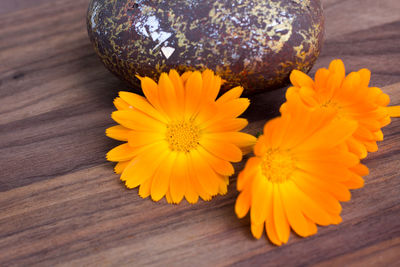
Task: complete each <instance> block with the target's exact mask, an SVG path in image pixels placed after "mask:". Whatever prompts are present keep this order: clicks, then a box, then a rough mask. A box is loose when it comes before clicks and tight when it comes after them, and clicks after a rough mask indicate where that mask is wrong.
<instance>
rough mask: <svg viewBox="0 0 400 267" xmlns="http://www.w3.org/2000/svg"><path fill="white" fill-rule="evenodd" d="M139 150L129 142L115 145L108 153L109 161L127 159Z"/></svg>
mask: <svg viewBox="0 0 400 267" xmlns="http://www.w3.org/2000/svg"><path fill="white" fill-rule="evenodd" d="M137 153H138V150H137V149H135V148H133V147H131V146H129V145H128V144H127V143H125V144H122V145H119V146H117V147H114V148H113V149H111V150H110V151H109V152H108V153H107V160H108V161H115V162H117V161H127V160H131V159H132V158H133V157H134V156H136V155H137Z"/></svg>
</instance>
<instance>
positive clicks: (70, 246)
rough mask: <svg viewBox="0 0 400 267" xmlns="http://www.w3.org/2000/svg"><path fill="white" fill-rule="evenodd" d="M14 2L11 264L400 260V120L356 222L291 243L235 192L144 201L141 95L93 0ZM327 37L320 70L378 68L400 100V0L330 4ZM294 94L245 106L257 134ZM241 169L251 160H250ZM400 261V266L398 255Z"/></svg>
mask: <svg viewBox="0 0 400 267" xmlns="http://www.w3.org/2000/svg"><path fill="white" fill-rule="evenodd" d="M34 2H35V5H33V4H32V3H33V2H32V1H27V0H18V1H14V0H13V1H11V0H4V1H1V2H0V25H2V27H0V265H1V266H9V265H11V266H12V265H14V266H34V265H39V266H54V265H66V266H71V265H73V266H75V265H79V266H81V265H88V266H93V265H101V266H107V265H144V264H150V265H155V266H165V265H177V264H179V265H193V264H195V265H207V266H210V265H212V266H213V265H230V264H232V265H238V266H243V265H256V266H257V265H271V266H274V265H318V266H326V265H329V266H338V265H359V266H367V265H396V263H398V262H399V253H398V251H399V242H400V241H399V240H400V239H399V238H400V232H399V229H400V221H399V219H398V218H399V217H400V195H399V194H398V192H399V191H400V183H399V171H400V169H399V166H400V157H399V152H400V147H399V144H400V120H399V119H394V120H393V122H392V124H390V125H389V126H388V127H386V128H385V129H384V134H385V140H384V141H383V142H380V143H379V151H378V152H376V153H373V154H371V155H370V156H369V157H368V158H367V159H366V160H365V161H364V163H365V164H367V165H368V167H369V168H370V169H371V174H370V175H369V176H367V177H366V179H365V180H366V184H365V187H364V188H362V189H360V190H356V191H354V192H353V194H352V200H351V201H350V202H347V203H344V204H343V213H342V217H343V223H341V224H340V225H338V226H329V227H320V228H319V232H318V234H317V235H315V236H313V237H311V238H307V239H301V238H299V237H297V236H296V235H295V234H293V233H292V235H291V239H290V241H289V243H288V244H287V245H285V246H283V247H280V248H277V247H274V246H272V245H271V244H270V243H269V242H268V241H267V240H266V238H265V236H264V237H263V238H261V239H260V240H254V239H253V238H252V236H251V234H250V227H249V218H248V217H247V218H245V219H242V220H238V219H237V218H236V216H235V214H234V212H233V206H234V201H235V199H236V197H237V192H236V189H235V186H236V176H234V177H232V178H231V179H230V182H231V183H230V185H229V193H228V194H227V195H226V196H218V197H216V198H215V199H214V200H213V201H211V202H203V201H200V203H198V204H196V205H189V204H187V203H184V204H182V205H178V206H174V205H168V204H166V203H165V201H164V200H163V201H161V202H158V203H154V202H152V201H150V200H149V199H146V200H143V199H141V198H140V197H139V196H138V195H137V190H127V189H125V187H124V186H123V184H122V183H121V182H119V179H118V176H117V175H115V174H114V173H113V170H112V167H113V164H111V163H108V162H106V161H105V159H104V155H105V153H106V152H107V151H108V150H109V149H111V148H112V147H114V146H115V145H116V144H118V142H115V141H113V140H110V139H108V138H106V137H105V136H104V130H105V129H106V128H107V127H108V126H110V125H113V122H112V120H111V118H110V113H111V112H112V110H113V107H112V99H113V98H114V97H115V96H116V95H117V92H118V91H119V90H129V87H127V86H126V85H125V84H123V83H122V82H120V81H119V80H118V79H117V78H115V77H114V76H113V75H111V74H110V73H109V72H108V71H107V70H105V68H104V67H103V66H102V65H101V64H100V62H99V60H98V59H97V57H96V55H95V54H94V52H93V49H92V47H91V45H90V43H89V40H88V38H87V34H86V25H85V13H86V7H87V4H88V1H87V0H74V1H72V0H55V1H48V0H40V1H34ZM323 3H324V5H325V7H326V25H327V40H326V42H325V46H324V49H323V51H322V54H321V56H320V58H319V59H318V61H317V63H316V66H315V67H314V68H313V70H312V71H311V75H313V73H315V70H316V69H317V68H319V67H326V66H327V65H328V64H329V62H330V61H331V60H332V59H334V58H342V59H343V60H344V62H345V64H346V68H347V72H350V71H355V70H358V69H359V68H362V67H366V68H369V69H371V70H372V73H373V74H372V84H373V85H375V86H381V87H384V88H383V90H384V91H385V92H386V93H388V94H390V96H391V98H392V104H398V105H399V104H400V73H399V71H398V70H399V69H400V45H399V44H400V43H399V42H400V33H399V31H398V29H399V27H400V12H399V10H400V2H399V1H397V0H390V1H389V0H387V1H371V0H354V1H342V0H325V1H323ZM284 91H285V90H284V89H281V90H276V91H273V92H267V93H264V94H260V95H257V96H256V97H254V98H253V99H252V104H251V106H250V108H249V110H248V111H247V112H246V114H245V115H244V116H245V117H247V118H249V120H250V122H251V123H250V125H249V127H248V128H246V131H247V132H249V133H252V134H256V133H257V132H258V131H260V130H261V129H262V126H263V124H264V123H265V122H266V121H267V120H268V119H270V118H272V117H274V116H276V115H278V108H279V106H280V104H281V103H282V102H283V100H284ZM235 168H236V171H239V170H241V169H242V168H243V163H241V164H236V166H235ZM397 265H398V264H397Z"/></svg>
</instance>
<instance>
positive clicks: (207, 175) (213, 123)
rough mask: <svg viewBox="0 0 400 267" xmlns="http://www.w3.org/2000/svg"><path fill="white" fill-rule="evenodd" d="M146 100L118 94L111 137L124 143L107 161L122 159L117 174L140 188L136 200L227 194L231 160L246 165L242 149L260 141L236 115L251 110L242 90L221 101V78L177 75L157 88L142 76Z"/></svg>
mask: <svg viewBox="0 0 400 267" xmlns="http://www.w3.org/2000/svg"><path fill="white" fill-rule="evenodd" d="M139 78H140V80H141V84H142V89H143V93H144V95H145V97H142V96H140V95H137V94H133V93H128V92H120V94H119V97H118V98H116V99H115V101H114V104H115V106H116V107H117V109H118V111H115V112H113V113H112V118H113V119H114V120H115V121H116V122H118V123H119V124H120V125H118V126H114V127H111V128H109V129H107V131H106V134H107V136H109V137H111V138H114V139H116V140H120V141H126V143H124V144H122V145H120V146H118V147H116V148H114V149H113V150H111V151H110V152H108V154H107V159H108V160H110V161H115V162H118V164H117V166H116V167H115V172H116V173H118V174H121V180H122V181H124V182H125V185H126V186H127V187H128V188H135V187H137V186H140V188H139V195H140V196H141V197H143V198H146V197H148V196H149V195H151V198H152V199H153V200H154V201H158V200H160V199H162V198H163V197H164V196H166V198H167V201H168V202H169V203H179V202H181V200H182V199H183V197H185V198H186V200H187V201H188V202H190V203H196V202H197V201H198V198H199V196H200V197H201V198H202V199H204V200H210V199H211V197H212V196H215V195H217V194H225V193H226V192H227V185H228V182H229V179H228V177H229V176H230V175H232V174H233V173H234V169H233V166H232V164H231V162H239V161H241V160H242V150H241V149H243V150H246V149H248V147H251V146H252V145H254V143H255V140H256V139H255V137H253V136H251V135H249V134H246V133H241V132H239V131H240V130H241V129H243V128H244V127H246V125H247V120H245V119H240V118H237V117H238V116H240V115H241V114H242V113H243V112H244V111H245V110H246V109H247V107H248V106H249V100H248V99H246V98H240V95H241V94H242V92H243V88H242V87H236V88H233V89H232V90H230V91H228V92H226V93H225V94H224V95H222V96H221V97H220V98H218V99H217V100H216V98H217V95H218V93H219V91H220V86H221V78H220V77H218V76H215V75H214V73H213V72H212V71H210V70H206V71H204V72H203V73H200V72H198V71H196V72H186V73H184V74H183V75H182V76H179V74H178V73H177V72H176V71H175V70H171V71H170V72H169V74H167V73H163V74H161V76H160V80H159V82H158V84H157V83H155V82H154V81H153V80H152V79H150V78H147V77H145V78H142V77H139Z"/></svg>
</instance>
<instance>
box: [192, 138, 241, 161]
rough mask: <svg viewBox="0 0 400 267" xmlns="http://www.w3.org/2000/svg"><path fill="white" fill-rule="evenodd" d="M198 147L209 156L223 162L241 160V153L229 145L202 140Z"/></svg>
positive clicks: (206, 139) (211, 140)
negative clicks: (208, 153)
mask: <svg viewBox="0 0 400 267" xmlns="http://www.w3.org/2000/svg"><path fill="white" fill-rule="evenodd" d="M200 145H201V146H202V147H203V148H205V149H206V150H207V151H208V152H210V153H211V154H213V155H215V156H217V157H219V158H221V159H223V160H227V161H231V162H240V161H241V160H242V151H241V150H240V149H239V148H238V147H237V146H235V145H233V144H231V143H228V142H220V141H217V140H213V139H208V138H202V139H201V140H200Z"/></svg>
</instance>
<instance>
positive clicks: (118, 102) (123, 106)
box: [114, 97, 132, 110]
mask: <svg viewBox="0 0 400 267" xmlns="http://www.w3.org/2000/svg"><path fill="white" fill-rule="evenodd" d="M114 106H115V107H116V108H117V109H118V110H128V109H130V108H132V107H131V106H130V105H129V104H128V103H126V101H124V100H122V99H121V98H120V97H117V98H115V99H114Z"/></svg>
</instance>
